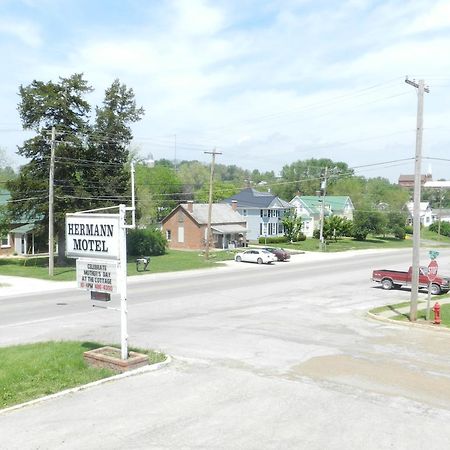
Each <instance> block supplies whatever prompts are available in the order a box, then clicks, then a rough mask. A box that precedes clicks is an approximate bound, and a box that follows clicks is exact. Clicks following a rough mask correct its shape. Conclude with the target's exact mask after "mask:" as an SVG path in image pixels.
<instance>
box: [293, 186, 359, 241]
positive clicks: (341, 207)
mask: <svg viewBox="0 0 450 450" xmlns="http://www.w3.org/2000/svg"><path fill="white" fill-rule="evenodd" d="M322 200H323V201H324V206H323V208H324V217H328V216H332V215H334V216H339V217H342V218H345V219H348V220H353V211H354V209H355V207H354V206H353V203H352V201H351V199H350V197H348V196H339V195H327V196H325V198H322V197H318V196H312V195H311V196H308V195H302V196H300V195H296V196H295V197H294V198H293V199H292V200H291V201H290V202H289V203H290V204H291V205H292V206H293V207H294V208H295V212H296V214H297V216H298V217H301V219H302V232H303V233H304V234H305V236H307V237H311V236H313V233H314V230H317V229H319V227H320V213H321V209H322Z"/></svg>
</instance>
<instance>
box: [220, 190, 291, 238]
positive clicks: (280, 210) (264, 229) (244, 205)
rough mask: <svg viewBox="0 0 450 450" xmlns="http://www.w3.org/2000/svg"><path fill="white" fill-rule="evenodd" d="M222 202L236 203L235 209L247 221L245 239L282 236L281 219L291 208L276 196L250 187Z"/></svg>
mask: <svg viewBox="0 0 450 450" xmlns="http://www.w3.org/2000/svg"><path fill="white" fill-rule="evenodd" d="M222 203H228V204H235V205H236V206H235V207H236V210H237V211H238V212H239V213H240V214H241V215H242V216H243V217H244V219H245V220H246V221H247V228H248V232H247V239H248V240H251V241H256V240H258V238H259V237H262V236H266V237H270V236H284V228H283V224H282V219H283V217H284V216H285V214H288V213H289V211H290V210H291V209H292V206H291V205H290V204H289V203H288V202H286V201H284V200H282V199H281V198H279V197H278V196H276V195H274V194H272V193H270V192H260V191H256V190H255V189H252V188H247V189H243V190H242V191H241V192H238V193H237V194H236V195H233V196H232V197H229V198H227V199H225V200H222Z"/></svg>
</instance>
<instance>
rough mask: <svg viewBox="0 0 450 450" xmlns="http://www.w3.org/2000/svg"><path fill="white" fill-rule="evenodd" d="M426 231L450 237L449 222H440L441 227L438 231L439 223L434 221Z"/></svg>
mask: <svg viewBox="0 0 450 450" xmlns="http://www.w3.org/2000/svg"><path fill="white" fill-rule="evenodd" d="M428 229H429V230H430V231H434V232H435V233H439V232H440V234H441V235H442V236H448V237H450V222H441V227H440V229H439V221H436V222H434V223H432V224H431V225H430V226H429V227H428Z"/></svg>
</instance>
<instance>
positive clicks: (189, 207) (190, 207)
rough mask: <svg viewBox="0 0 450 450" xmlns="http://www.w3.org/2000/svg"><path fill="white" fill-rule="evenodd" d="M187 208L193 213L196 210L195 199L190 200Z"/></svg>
mask: <svg viewBox="0 0 450 450" xmlns="http://www.w3.org/2000/svg"><path fill="white" fill-rule="evenodd" d="M187 210H188V211H189V212H190V213H191V212H193V211H194V200H188V202H187Z"/></svg>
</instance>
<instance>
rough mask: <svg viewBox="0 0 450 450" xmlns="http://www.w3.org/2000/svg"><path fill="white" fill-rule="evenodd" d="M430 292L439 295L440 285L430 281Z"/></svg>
mask: <svg viewBox="0 0 450 450" xmlns="http://www.w3.org/2000/svg"><path fill="white" fill-rule="evenodd" d="M430 292H431V293H432V294H433V295H439V294H440V293H441V287H440V286H439V285H438V284H435V283H432V285H431V288H430Z"/></svg>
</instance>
